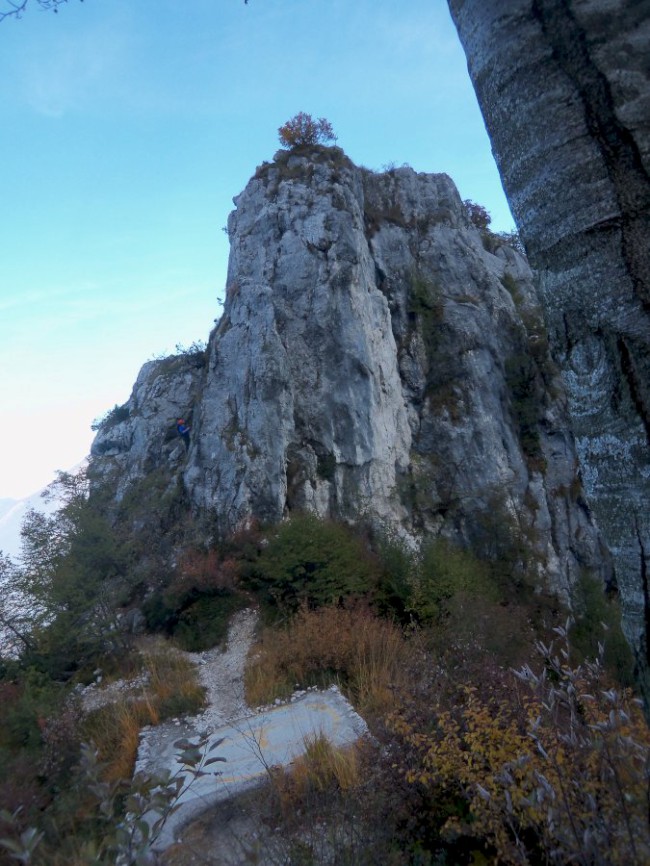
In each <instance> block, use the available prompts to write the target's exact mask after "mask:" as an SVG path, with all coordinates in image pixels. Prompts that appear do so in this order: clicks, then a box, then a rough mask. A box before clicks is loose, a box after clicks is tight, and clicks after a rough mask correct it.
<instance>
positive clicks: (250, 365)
mask: <svg viewBox="0 0 650 866" xmlns="http://www.w3.org/2000/svg"><path fill="white" fill-rule="evenodd" d="M235 204H236V209H235V211H234V212H233V213H232V214H231V215H230V217H229V221H228V233H229V235H230V239H231V256H230V262H229V268H228V279H227V287H226V302H225V307H224V312H223V316H222V317H221V319H220V321H219V322H218V324H217V326H216V328H215V330H214V331H213V333H212V334H211V337H210V340H209V344H208V347H207V351H206V353H205V355H201V354H200V353H196V352H195V353H188V354H187V355H186V356H183V355H180V356H176V357H174V358H171V359H166V360H164V361H159V362H150V363H148V364H147V365H145V367H144V368H143V370H142V372H141V374H140V376H139V378H138V381H137V382H136V385H135V387H134V390H133V394H132V396H131V399H130V400H129V402H128V403H127V404H126V406H125V407H123V412H122V417H121V419H118V420H117V421H116V422H114V421H111V423H109V424H107V425H106V427H105V429H100V431H99V433H98V436H97V438H96V440H95V443H94V445H93V461H92V473H93V474H94V475H95V477H101V478H102V479H103V480H105V481H109V482H110V479H111V478H113V482H112V483H113V484H114V492H115V496H116V497H117V498H118V499H120V498H122V497H123V496H124V493H125V491H126V490H127V489H128V487H129V485H130V484H132V483H133V482H134V481H136V480H137V479H142V478H144V477H145V476H146V475H147V473H151V472H162V473H163V474H165V475H166V477H167V478H168V479H169V483H170V484H172V483H173V481H174V479H175V478H178V477H179V476H180V475H182V481H183V486H184V490H185V493H186V495H187V497H188V499H189V500H190V501H191V503H192V505H193V507H194V509H195V510H196V511H199V512H201V513H203V514H211V515H212V516H213V518H214V520H215V521H216V524H217V526H218V527H219V528H220V530H222V531H230V530H232V529H234V528H236V527H237V526H239V525H241V524H242V522H245V521H246V520H247V519H249V518H250V517H255V518H257V519H259V520H261V521H263V522H266V521H271V522H273V521H278V520H280V519H281V518H283V517H284V516H286V515H287V514H289V513H291V512H293V511H296V510H301V509H302V510H305V509H306V510H308V511H312V512H314V513H316V514H318V515H320V516H323V517H326V516H327V517H335V518H342V519H345V520H352V521H358V520H360V519H364V520H366V521H368V522H370V523H372V524H374V525H378V524H379V525H381V526H383V527H384V528H388V529H390V530H391V531H394V532H397V534H398V535H400V536H402V537H405V538H411V539H418V538H421V537H423V536H433V535H435V536H437V535H442V536H445V537H447V538H448V539H449V540H451V541H453V542H460V543H461V544H462V545H464V546H471V547H472V548H473V549H474V550H475V551H476V552H478V553H479V555H481V556H485V557H487V558H490V557H492V556H495V555H496V556H500V557H504V558H509V559H510V561H511V563H512V564H513V565H514V566H515V567H516V566H518V567H520V568H521V569H522V570H527V571H528V572H529V574H531V575H533V576H534V577H535V579H536V580H537V581H538V583H540V584H542V583H544V582H546V584H547V585H550V586H551V587H552V588H554V589H555V590H559V591H561V592H564V593H566V592H567V590H568V588H569V587H570V585H571V584H572V583H574V582H575V580H576V579H577V577H578V575H579V573H580V571H581V570H582V569H587V570H589V569H591V570H596V571H597V572H598V573H599V574H600V576H601V578H603V580H605V579H606V578H607V556H606V554H605V552H604V549H603V547H602V544H601V542H600V538H599V535H598V532H597V530H596V528H595V526H594V524H593V522H592V519H591V515H590V512H589V508H588V506H587V504H586V501H585V499H584V497H583V494H582V488H581V482H580V478H579V475H578V470H577V460H576V453H575V449H574V445H573V440H572V436H571V432H570V429H569V424H568V420H567V414H566V407H565V396H564V390H563V387H562V383H561V379H560V375H559V371H558V369H557V368H556V367H555V365H554V364H553V362H552V360H551V357H550V354H549V351H548V344H547V339H546V332H545V328H544V322H543V317H542V311H541V307H540V303H539V300H538V298H537V295H536V291H535V288H534V283H533V277H532V274H531V271H530V269H529V267H528V264H527V262H526V260H525V258H524V257H523V256H522V255H520V254H519V253H518V252H517V251H516V250H515V249H513V248H512V247H511V246H509V245H507V244H506V243H504V242H503V241H502V240H501V239H500V238H499V237H498V236H496V235H493V234H491V233H490V232H489V231H487V230H486V229H481V228H477V227H476V226H475V225H474V224H473V223H472V221H471V219H470V214H469V212H468V210H467V208H466V206H465V205H464V204H463V202H461V200H460V197H459V195H458V192H457V190H456V188H455V186H454V184H453V183H452V181H451V180H450V179H449V178H448V177H447V176H446V175H442V174H441V175H426V174H417V173H416V172H414V171H413V170H412V169H410V168H400V169H394V170H390V171H387V172H385V173H382V174H377V173H374V172H371V171H368V170H366V169H363V168H358V167H356V166H354V165H353V164H352V163H351V162H350V160H349V159H348V158H347V157H346V156H345V155H344V153H343V152H342V151H341V150H340V149H339V148H336V147H331V148H328V147H323V146H319V145H317V146H311V147H299V148H294V149H293V150H292V151H289V152H286V151H281V152H279V153H278V154H276V157H275V159H274V161H273V162H271V163H265V164H263V165H262V166H261V167H260V168H259V169H258V170H257V172H256V174H255V176H254V177H253V178H252V179H251V181H250V182H249V184H248V185H247V187H246V189H245V190H244V192H243V193H242V194H241V195H240V196H238V197H237V198H236V199H235ZM179 415H183V416H185V417H188V416H189V415H191V425H192V430H191V441H190V448H189V453H188V455H187V458H186V456H185V449H184V447H183V443H182V441H181V440H180V439H179V438H178V437H177V436H176V434H175V427H174V425H175V418H176V417H177V416H179Z"/></svg>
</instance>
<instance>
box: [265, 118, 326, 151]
mask: <svg viewBox="0 0 650 866" xmlns="http://www.w3.org/2000/svg"><path fill="white" fill-rule="evenodd" d="M278 136H279V138H280V144H281V145H282V147H289V148H291V147H298V145H301V144H324V143H325V142H327V141H336V135H335V134H334V130H333V129H332V124H331V123H330V122H329V120H325V118H324V117H319V118H318V120H316V119H314V118H313V117H312V116H311V114H305V112H304V111H299V112H298V114H296V116H295V117H292V118H291V120H287V122H286V123H285V124H284V125H283V126H281V127H280V128H279V129H278Z"/></svg>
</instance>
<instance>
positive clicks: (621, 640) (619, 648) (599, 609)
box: [570, 573, 634, 686]
mask: <svg viewBox="0 0 650 866" xmlns="http://www.w3.org/2000/svg"><path fill="white" fill-rule="evenodd" d="M573 602H574V605H573V607H574V621H573V623H572V626H571V632H570V634H571V645H572V647H573V649H574V650H575V651H576V653H577V656H578V660H582V659H585V658H594V656H596V655H598V651H599V644H601V643H602V644H604V653H603V664H604V666H605V668H606V669H607V670H608V671H609V672H610V673H611V675H612V676H614V677H615V678H616V681H617V682H618V683H620V684H622V685H624V686H631V685H632V684H633V681H634V657H633V655H632V650H631V649H630V646H629V644H628V642H627V641H626V640H625V636H624V635H623V630H622V629H621V609H620V606H619V604H618V603H617V600H616V599H615V598H612V597H608V596H607V595H606V594H605V588H604V587H603V586H602V584H600V583H599V582H598V581H597V580H595V579H594V578H593V577H591V576H590V575H588V574H584V573H583V574H581V575H580V577H579V579H578V581H577V583H576V585H575V587H574V588H573Z"/></svg>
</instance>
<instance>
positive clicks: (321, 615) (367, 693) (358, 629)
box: [245, 606, 410, 715]
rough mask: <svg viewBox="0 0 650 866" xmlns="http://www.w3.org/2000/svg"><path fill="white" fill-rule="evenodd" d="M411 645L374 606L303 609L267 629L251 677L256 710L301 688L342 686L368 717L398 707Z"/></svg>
mask: <svg viewBox="0 0 650 866" xmlns="http://www.w3.org/2000/svg"><path fill="white" fill-rule="evenodd" d="M409 654H410V647H409V644H408V642H407V641H406V639H405V638H404V636H403V634H402V631H401V630H400V629H399V628H398V627H397V626H395V625H394V624H393V623H391V622H388V621H387V620H383V619H379V618H378V617H377V616H375V615H374V614H373V613H372V612H371V611H370V610H369V609H368V608H366V607H361V606H356V607H353V608H340V607H324V608H319V609H318V610H308V609H306V608H303V609H301V610H300V611H299V613H298V614H297V615H296V617H295V618H294V620H293V621H292V622H291V623H290V625H288V626H287V627H286V628H285V629H284V630H282V631H278V630H277V629H273V630H270V629H269V630H267V631H265V632H264V633H263V634H262V636H261V639H260V641H259V643H258V644H257V645H256V647H255V649H254V653H253V655H252V657H251V661H250V662H249V664H248V667H247V670H246V674H245V684H246V697H247V700H248V703H249V704H250V705H251V706H259V705H260V704H265V703H270V702H271V701H273V700H274V699H275V698H277V697H287V696H288V695H289V694H291V693H292V692H293V691H294V689H295V688H296V686H301V687H307V686H311V685H327V684H329V683H332V682H336V683H338V684H339V685H340V686H341V687H342V688H343V689H344V691H345V692H346V693H347V694H348V695H349V696H350V698H351V699H352V701H353V702H354V704H355V706H356V707H357V709H358V710H359V712H361V713H362V714H366V715H367V714H383V713H385V712H386V711H388V710H390V709H391V708H393V704H394V702H395V698H394V693H395V689H396V688H397V687H399V686H401V685H403V680H404V678H405V676H406V673H405V672H406V671H407V670H408V669H409V665H408V664H407V660H408V658H409Z"/></svg>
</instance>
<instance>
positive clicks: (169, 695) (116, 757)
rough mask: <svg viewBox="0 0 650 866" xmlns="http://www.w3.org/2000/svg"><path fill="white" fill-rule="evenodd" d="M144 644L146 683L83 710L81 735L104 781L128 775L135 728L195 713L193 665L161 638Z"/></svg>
mask: <svg viewBox="0 0 650 866" xmlns="http://www.w3.org/2000/svg"><path fill="white" fill-rule="evenodd" d="M146 647H147V648H146V650H144V651H143V652H142V656H143V671H144V675H143V680H144V681H145V682H146V685H143V686H142V687H141V689H140V690H139V691H137V692H135V693H134V692H131V693H128V694H125V695H121V696H119V697H118V698H117V699H116V700H114V701H111V702H110V703H108V704H105V705H104V706H102V707H100V708H99V709H97V710H95V711H94V712H91V713H89V715H88V716H87V718H86V719H85V721H84V739H87V740H90V741H91V742H93V743H94V744H95V746H96V748H97V749H98V750H99V757H100V760H101V761H102V762H105V763H106V765H107V766H106V774H105V778H106V781H109V782H112V781H117V780H119V779H127V778H129V777H130V776H131V775H132V774H133V767H134V765H135V759H136V756H137V751H138V743H139V739H140V730H141V728H143V727H144V726H145V725H157V724H159V723H160V722H161V721H164V720H165V719H168V718H171V717H173V716H179V715H182V714H184V713H193V712H196V711H197V710H199V709H200V708H201V707H202V706H203V704H204V700H205V693H204V690H203V687H202V686H201V685H200V684H199V682H198V679H197V671H196V667H195V665H193V664H192V663H191V662H190V661H188V660H187V659H186V658H185V657H184V656H183V655H182V654H181V653H179V652H178V650H175V649H173V648H172V647H170V646H169V645H168V644H166V643H165V641H163V640H161V639H158V640H156V641H149V642H147V644H146Z"/></svg>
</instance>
